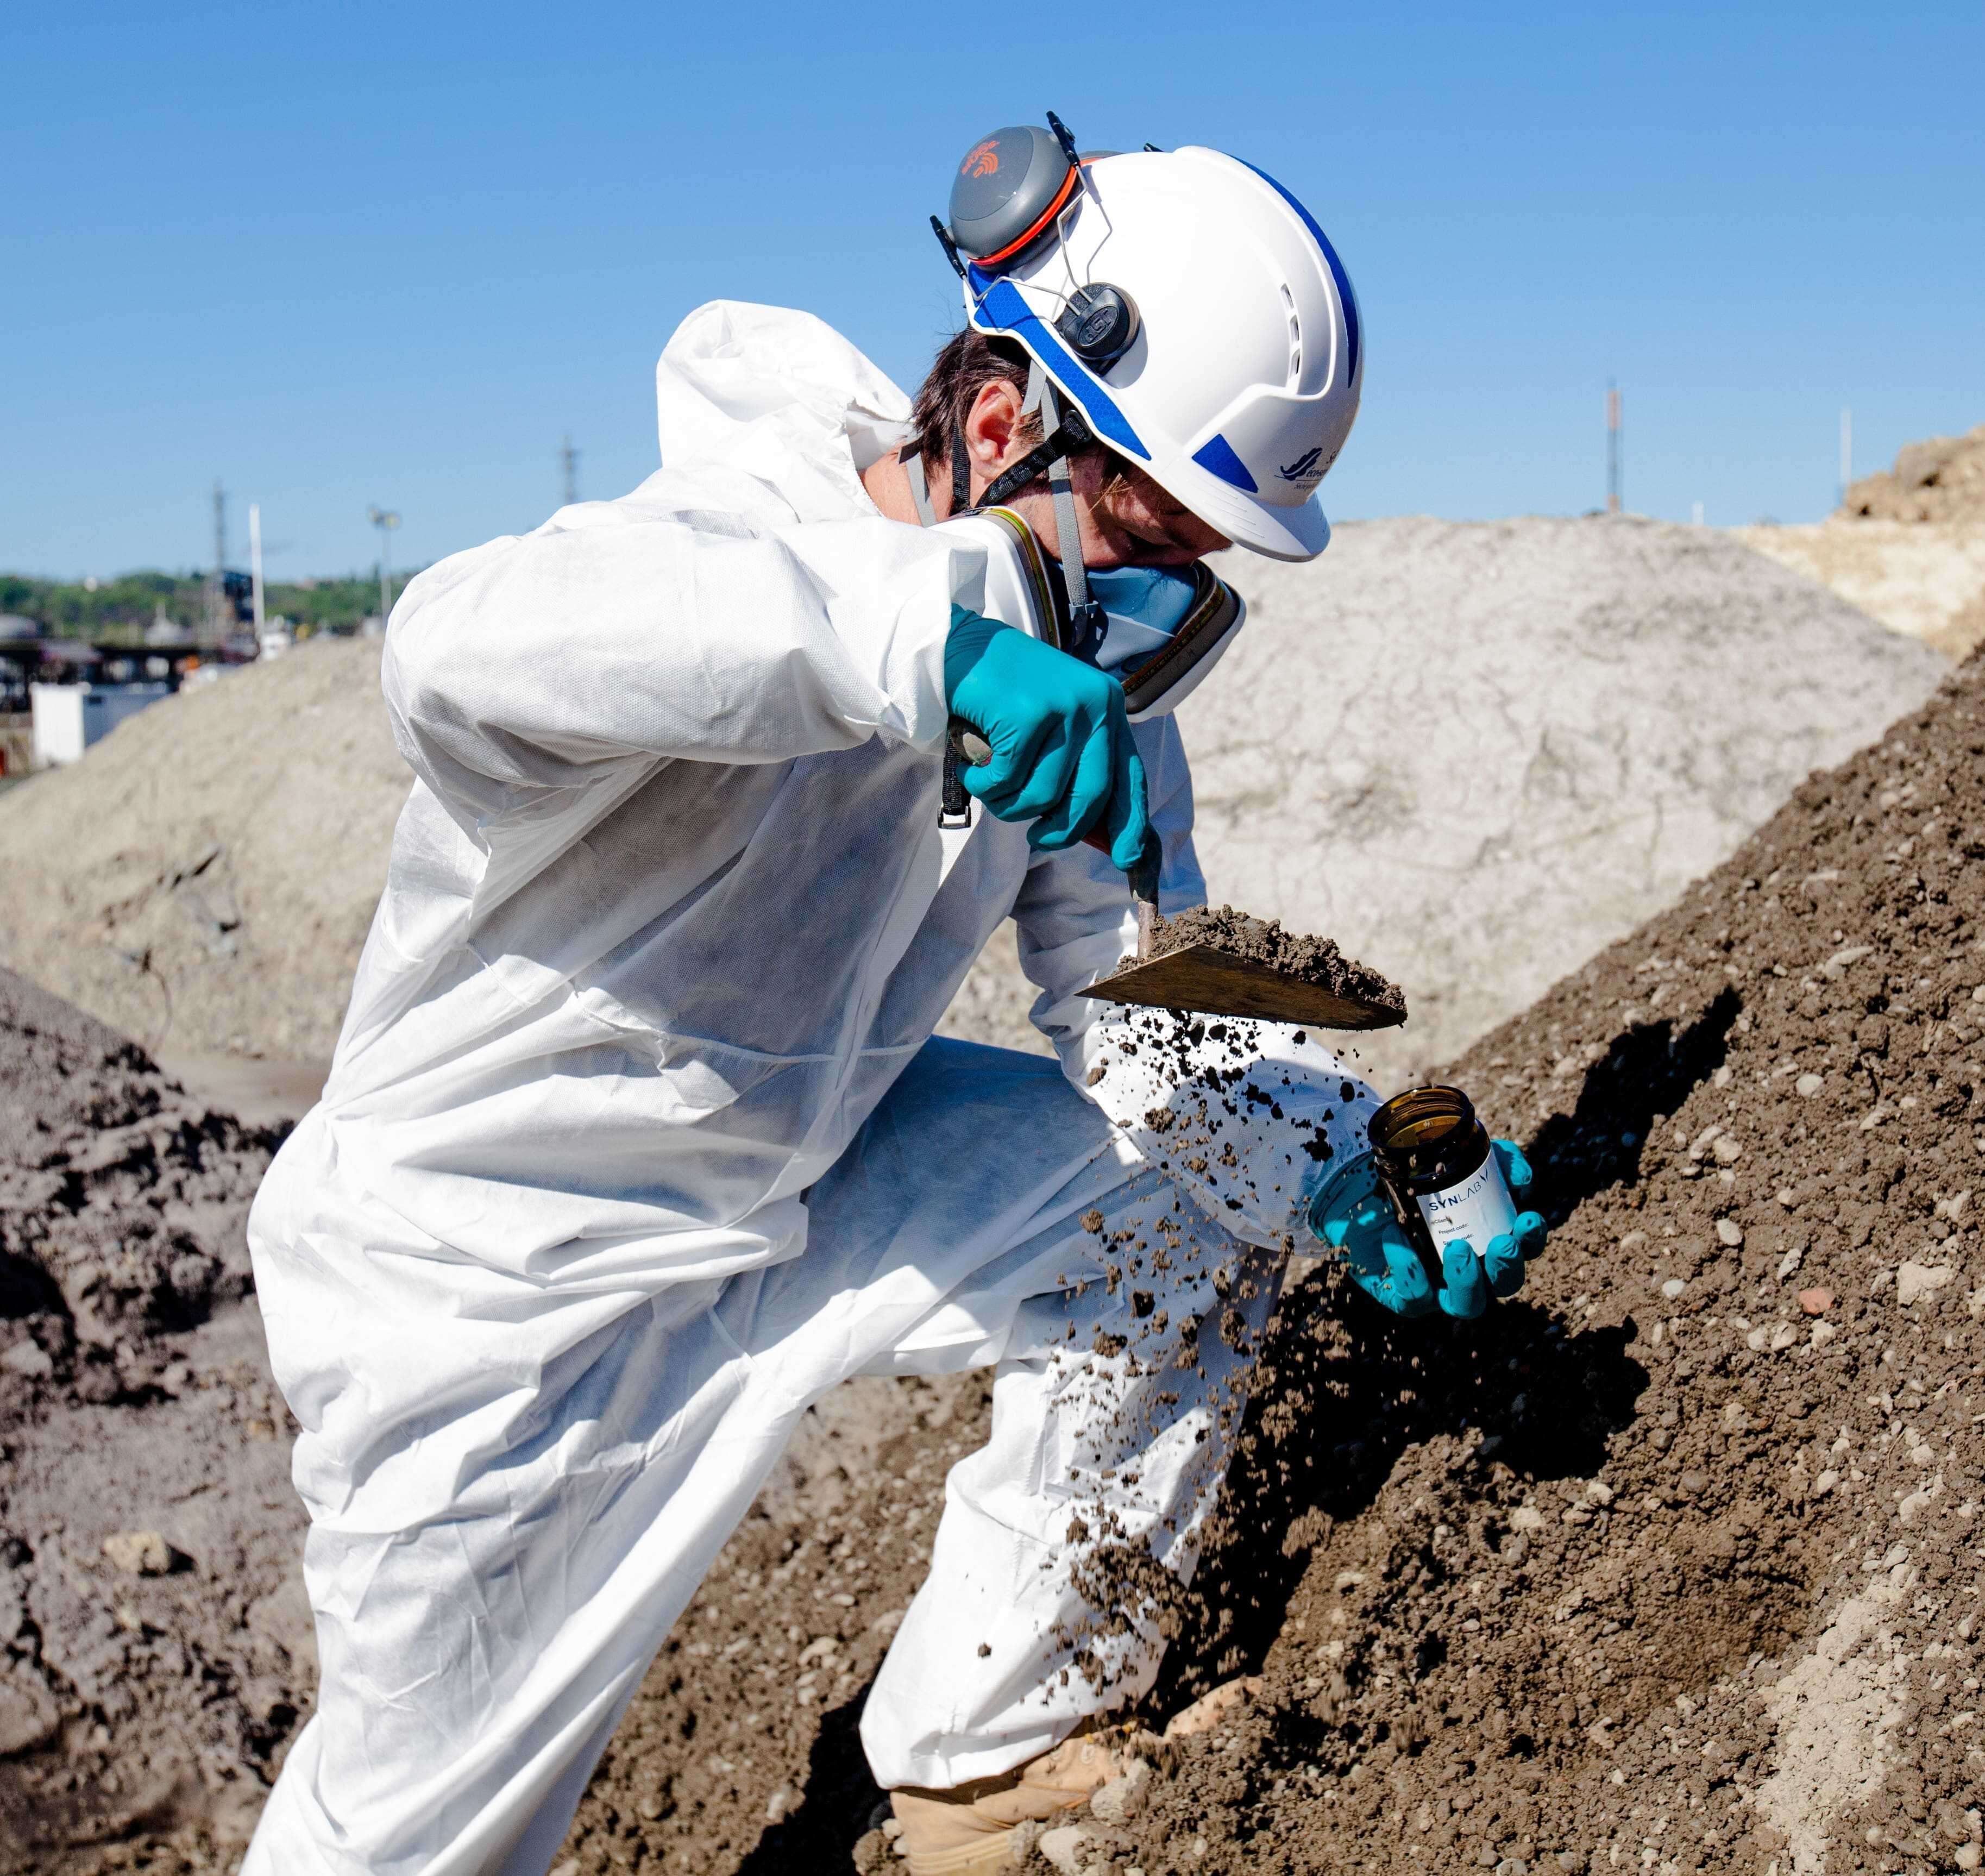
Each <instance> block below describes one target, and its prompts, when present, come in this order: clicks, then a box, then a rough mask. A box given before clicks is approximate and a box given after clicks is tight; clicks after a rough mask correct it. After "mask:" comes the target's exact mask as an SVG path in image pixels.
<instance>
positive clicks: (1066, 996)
mask: <svg viewBox="0 0 1985 1876" xmlns="http://www.w3.org/2000/svg"><path fill="white" fill-rule="evenodd" d="M1132 733H1133V734H1134V735H1135V736H1136V738H1137V749H1138V753H1139V755H1140V756H1141V757H1142V758H1143V759H1144V770H1145V777H1146V781H1147V785H1148V787H1149V789H1150V809H1151V820H1152V825H1154V826H1155V827H1156V828H1157V830H1158V832H1159V835H1160V838H1161V839H1163V841H1164V856H1165V863H1164V874H1163V876H1162V877H1161V878H1160V881H1159V886H1158V905H1159V909H1160V911H1161V912H1163V913H1164V914H1165V915H1166V916H1167V917H1170V916H1174V915H1176V914H1177V913H1181V912H1184V911H1187V910H1189V909H1191V908H1192V907H1194V906H1203V905H1204V904H1205V903H1206V881H1205V879H1204V876H1203V875H1202V874H1201V872H1200V869H1199V859H1198V856H1197V852H1195V851H1194V846H1193V839H1192V829H1193V802H1192V775H1191V769H1190V768H1189V767H1188V765H1187V761H1186V756H1185V748H1184V743H1183V741H1181V738H1180V735H1179V731H1178V726H1177V723H1176V721H1174V719H1173V718H1171V717H1168V716H1167V717H1161V718H1156V719H1154V720H1153V721H1150V722H1146V723H1140V724H1137V725H1134V727H1133V731H1132ZM1013 917H1014V921H1015V923H1016V925H1017V926H1019V953H1020V966H1021V968H1022V969H1023V970H1024V971H1025V972H1026V974H1027V976H1028V977H1029V980H1031V981H1032V982H1033V983H1035V984H1036V985H1037V986H1038V987H1040V997H1037V998H1036V1000H1035V1003H1034V1006H1033V1020H1034V1023H1035V1025H1036V1027H1037V1028H1039V1029H1040V1030H1041V1032H1042V1034H1044V1035H1045V1036H1046V1037H1047V1038H1048V1040H1049V1041H1051V1042H1052V1043H1053V1044H1054V1045H1055V1048H1056V1052H1057V1053H1058V1054H1060V1057H1061V1062H1062V1069H1063V1073H1064V1074H1066V1075H1067V1077H1068V1078H1069V1079H1070V1081H1073V1083H1074V1084H1075V1085H1076V1087H1077V1088H1080V1089H1081V1090H1082V1091H1083V1094H1086V1095H1087V1096H1088V1098H1090V1100H1092V1101H1094V1102H1095V1103H1096V1104H1097V1105H1098V1106H1099V1107H1100V1108H1102V1109H1103V1111H1104V1113H1105V1114H1107V1115H1108V1116H1109V1117H1110V1120H1111V1121H1113V1122H1114V1123H1115V1124H1116V1125H1117V1126H1118V1127H1119V1128H1122V1129H1123V1132H1124V1133H1125V1134H1126V1135H1127V1136H1128V1137H1129V1138H1130V1140H1131V1141H1132V1142H1133V1143H1134V1145H1136V1147H1137V1150H1138V1151H1140V1153H1141V1154H1143V1155H1144V1158H1146V1159H1147V1160H1148V1161H1150V1162H1151V1163H1152V1164H1154V1165H1160V1166H1162V1167H1163V1168H1164V1169H1165V1170H1166V1171H1167V1172H1168V1173H1170V1174H1171V1175H1172V1177H1173V1178H1175V1179H1176V1180H1177V1182H1179V1183H1180V1184H1181V1185H1184V1187H1185V1188H1186V1189H1187V1191H1189V1192H1191V1194H1192V1195H1193V1197H1194V1199H1195V1200H1196V1201H1197V1202H1198V1203H1199V1204H1200V1205H1201V1206H1202V1207H1203V1208H1204V1209H1205V1210H1206V1211H1207V1212H1208V1214H1209V1215H1211V1216H1212V1217H1214V1219H1218V1221H1219V1222H1221V1224H1223V1225H1225V1226H1226V1227H1227V1228H1228V1230H1230V1231H1231V1232H1234V1234H1235V1235H1236V1236H1238V1237H1242V1238H1245V1239H1248V1241H1249V1242H1251V1243H1255V1244H1259V1245H1262V1246H1266V1247H1268V1248H1271V1249H1276V1248H1283V1249H1286V1248H1288V1247H1289V1246H1291V1243H1292V1242H1297V1241H1298V1232H1299V1231H1300V1229H1301V1219H1300V1215H1299V1214H1300V1212H1301V1209H1302V1205H1303V1202H1304V1200H1305V1184H1306V1182H1308V1183H1311V1184H1313V1183H1314V1182H1315V1178H1316V1177H1317V1176H1318V1174H1319V1173H1320V1172H1323V1171H1325V1170H1327V1169H1328V1167H1329V1166H1330V1165H1332V1164H1333V1163H1335V1162H1336V1161H1337V1160H1338V1159H1339V1158H1342V1157H1344V1156H1346V1155H1351V1154H1354V1153H1358V1152H1362V1151H1364V1150H1365V1145H1366V1144H1367V1143H1366V1141H1365V1124H1366V1122H1367V1121H1368V1120H1369V1118H1370V1115H1371V1113H1372V1109H1373V1108H1375V1107H1376V1106H1377V1104H1378V1101H1379V1097H1378V1095H1377V1094H1375V1092H1374V1091H1373V1090H1372V1088H1370V1087H1369V1086H1368V1085H1367V1084H1365V1082H1364V1081H1362V1080H1361V1079H1360V1078H1358V1077H1357V1076H1355V1075H1354V1074H1351V1073H1349V1071H1347V1070H1346V1068H1345V1065H1344V1064H1343V1063H1342V1061H1341V1060H1340V1059H1339V1058H1338V1057H1337V1056H1336V1055H1335V1054H1333V1053H1332V1051H1330V1050H1328V1049H1327V1048H1325V1047H1324V1046H1323V1045H1322V1043H1321V1042H1320V1041H1318V1039H1317V1037H1315V1036H1314V1035H1312V1034H1308V1033H1307V1032H1305V1031H1304V1030H1298V1029H1297V1028H1295V1027H1293V1026H1292V1025H1291V1024H1284V1023H1261V1022H1254V1021H1251V1020H1243V1019H1238V1018H1237V1019H1231V1020H1228V1021H1227V1022H1225V1023H1220V1022H1218V1021H1209V1022H1207V1023H1205V1024H1203V1025H1202V1027H1201V1034H1200V1035H1199V1036H1198V1037H1197V1039H1196V1040H1194V1039H1188V1038H1181V1037H1177V1034H1176V1032H1175V1030H1174V1025H1173V1024H1172V1021H1171V1018H1170V1017H1167V1015H1165V1014H1164V1012H1162V1011H1159V1010H1134V1009H1131V1008H1130V1007H1127V1006H1125V1005H1123V1004H1110V1003H1105V1002H1102V1001H1100V1000H1097V999H1096V998H1093V997H1084V996H1082V995H1081V994H1080V992H1081V991H1082V990H1083V989H1084V988H1085V987H1087V986H1088V985H1089V984H1091V983H1094V982H1095V981H1096V980H1097V979H1098V978H1099V977H1107V976H1108V975H1109V974H1110V973H1111V972H1112V971H1113V970H1115V969H1116V967H1117V960H1119V959H1120V958H1121V957H1123V956H1124V955H1126V954H1127V953H1131V952H1134V951H1135V950H1136V949H1137V915H1136V913H1135V910H1134V908H1133V906H1132V904H1131V901H1130V887H1129V885H1128V883H1127V882H1126V880H1125V878H1124V876H1123V874H1122V873H1120V872H1118V871H1117V869H1116V868H1115V867H1113V866H1111V865H1110V862H1109V861H1108V859H1107V858H1105V856H1103V855H1102V854H1100V853H1099V852H1097V851H1096V850H1095V849H1093V848H1091V847H1074V848H1070V849H1066V851H1064V852H1059V853H1050V854H1041V855H1039V856H1036V859H1035V860H1034V862H1033V866H1031V867H1030V868H1029V869H1028V874H1027V879H1026V884H1025V885H1024V886H1023V888H1022V889H1021V893H1020V896H1019V899H1018V900H1017V901H1016V903H1015V905H1014V908H1013ZM1160 1037H1162V1038H1163V1046H1160V1045H1159V1040H1158V1039H1159V1038H1160ZM1237 1070H1238V1071H1240V1072H1238V1074H1237V1073H1236V1071H1237ZM1229 1148H1231V1149H1232V1150H1231V1153H1230V1152H1229V1151H1228V1149H1229Z"/></svg>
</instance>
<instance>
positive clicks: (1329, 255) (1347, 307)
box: [1235, 156, 1358, 385]
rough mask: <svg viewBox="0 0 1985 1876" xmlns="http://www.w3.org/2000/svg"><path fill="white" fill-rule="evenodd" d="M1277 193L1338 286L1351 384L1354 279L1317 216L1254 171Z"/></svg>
mask: <svg viewBox="0 0 1985 1876" xmlns="http://www.w3.org/2000/svg"><path fill="white" fill-rule="evenodd" d="M1235 160H1236V161H1237V162H1238V163H1241V164H1243V165H1244V166H1245V167H1247V168H1248V169H1251V170H1254V164H1252V163H1249V162H1248V160H1247V158H1246V157H1244V156H1241V157H1237V158H1236V159H1235ZM1254 173H1255V174H1256V175H1257V176H1258V177H1261V180H1262V181H1263V182H1265V183H1267V184H1268V187H1270V188H1271V189H1272V190H1274V191H1275V193H1276V194H1277V195H1278V196H1280V197H1281V198H1282V200H1284V201H1285V202H1286V203H1288V205H1289V207H1291V208H1292V209H1294V210H1295V212H1296V213H1298V215H1300V216H1301V217H1302V225H1303V226H1304V227H1305V228H1307V229H1308V230H1309V231H1310V233H1311V234H1312V235H1314V236H1315V237H1316V244H1317V246H1318V247H1321V248H1322V250H1323V257H1324V259H1325V261H1328V262H1329V264H1330V277H1331V278H1332V280H1334V281H1336V283H1337V303H1338V305H1340V306H1341V307H1342V308H1344V339H1345V344H1344V382H1345V383H1346V384H1347V385H1348V384H1349V383H1350V382H1351V381H1352V378H1355V377H1356V376H1357V375H1358V302H1357V301H1356V300H1355V299H1354V298H1352V293H1351V277H1350V276H1349V274H1346V273H1345V271H1344V263H1343V262H1342V261H1340V260H1338V257H1337V250H1336V249H1335V248H1334V247H1332V246H1331V244H1330V237H1329V236H1328V235H1327V234H1325V233H1324V231H1323V230H1322V229H1321V228H1319V227H1318V226H1317V225H1316V217H1315V216H1314V215H1312V213H1310V212H1309V210H1308V209H1306V208H1305V207H1303V205H1302V203H1300V202H1298V200H1296V199H1295V197H1294V196H1292V195H1291V194H1290V193H1289V192H1288V190H1286V189H1285V188H1284V187H1282V186H1281V183H1278V182H1277V181H1276V180H1275V178H1274V177H1272V176H1271V175H1270V174H1269V173H1268V171H1267V170H1254Z"/></svg>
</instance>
